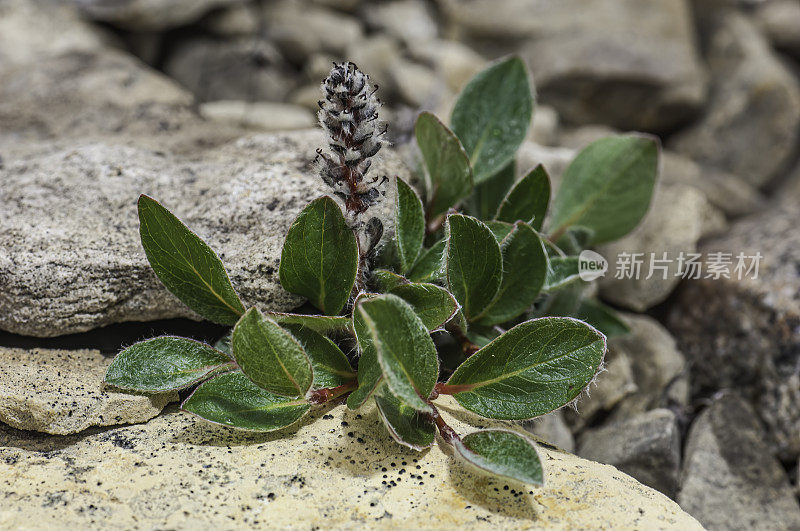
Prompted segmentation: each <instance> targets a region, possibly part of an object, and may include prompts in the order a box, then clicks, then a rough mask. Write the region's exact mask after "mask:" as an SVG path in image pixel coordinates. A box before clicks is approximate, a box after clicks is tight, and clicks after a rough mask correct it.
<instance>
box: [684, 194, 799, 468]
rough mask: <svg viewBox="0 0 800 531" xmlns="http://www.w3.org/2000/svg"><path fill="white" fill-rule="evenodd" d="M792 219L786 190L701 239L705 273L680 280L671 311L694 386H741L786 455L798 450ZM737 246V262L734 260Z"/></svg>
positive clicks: (793, 205)
mask: <svg viewBox="0 0 800 531" xmlns="http://www.w3.org/2000/svg"><path fill="white" fill-rule="evenodd" d="M798 219H800V206H798V203H797V200H796V197H792V196H785V200H784V201H782V202H779V203H773V204H772V205H770V208H769V209H768V210H767V211H765V212H763V213H762V214H759V215H756V216H752V217H750V218H747V219H744V220H742V221H740V222H738V223H736V224H735V225H733V227H732V229H731V231H730V233H729V234H727V235H726V236H724V237H721V238H717V239H714V240H710V241H708V242H706V243H704V244H703V245H702V246H701V247H700V249H699V251H700V252H701V253H702V254H703V257H704V259H705V260H706V264H705V267H704V269H703V271H702V273H701V275H702V277H703V278H699V279H696V280H691V281H688V282H687V283H686V284H685V286H684V287H683V288H682V289H681V290H680V294H679V297H678V299H677V304H676V305H675V306H674V307H673V309H672V311H671V314H670V318H669V325H670V328H671V329H672V331H673V332H674V334H675V337H676V339H677V340H678V343H679V346H680V349H681V350H682V351H683V353H684V354H685V355H686V356H687V358H688V360H689V362H690V363H691V364H692V384H693V386H694V389H695V393H708V392H713V391H714V390H717V389H720V388H735V389H739V390H740V391H742V392H743V393H745V396H746V397H747V398H749V399H751V400H752V402H753V404H755V405H756V409H757V411H758V412H759V414H760V416H761V418H762V419H763V420H764V422H765V423H766V426H767V429H768V432H769V434H770V440H771V441H772V447H773V449H774V450H775V451H776V452H778V454H779V455H781V456H783V457H785V458H787V459H791V458H792V457H796V456H798V455H800V349H799V348H798V345H800V233H798V231H797V220H798ZM713 253H723V254H722V255H716V254H713ZM740 254H741V255H742V265H743V267H742V268H737V266H738V264H739V262H740V260H739V258H738V257H739V255H740ZM759 255H760V256H761V258H760V259H759V258H757V257H758V256H759ZM715 258H720V260H713V259H715ZM714 261H716V263H717V264H721V265H722V267H721V269H722V270H723V271H726V273H725V274H726V275H727V276H729V277H730V278H725V277H724V276H720V277H719V278H714V277H715V276H716V274H715V273H714V271H712V270H709V269H708V264H709V263H714ZM756 265H757V266H758V270H757V276H756V270H755V266H756ZM751 267H752V269H750V268H751ZM709 275H710V278H708V277H709ZM740 277H741V278H740Z"/></svg>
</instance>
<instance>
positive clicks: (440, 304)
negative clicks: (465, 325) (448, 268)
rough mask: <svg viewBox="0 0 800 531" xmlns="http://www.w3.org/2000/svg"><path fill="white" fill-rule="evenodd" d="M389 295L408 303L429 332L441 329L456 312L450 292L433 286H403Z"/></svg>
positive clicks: (455, 303)
mask: <svg viewBox="0 0 800 531" xmlns="http://www.w3.org/2000/svg"><path fill="white" fill-rule="evenodd" d="M389 293H391V294H392V295H397V296H398V297H400V298H401V299H403V300H404V301H406V302H407V303H409V304H410V305H411V307H412V308H413V309H414V313H416V314H417V316H418V317H419V318H420V319H422V322H423V324H424V325H425V328H427V329H428V331H429V332H433V331H434V330H439V329H441V328H442V327H443V326H444V325H445V323H447V321H449V320H450V319H452V318H453V315H455V313H456V311H457V310H458V303H457V302H456V300H455V298H453V296H452V295H451V294H450V292H449V291H447V290H446V289H444V288H443V287H441V286H437V285H435V284H424V283H421V284H417V283H411V284H403V285H402V286H397V287H395V288H393V289H392V290H391V291H389Z"/></svg>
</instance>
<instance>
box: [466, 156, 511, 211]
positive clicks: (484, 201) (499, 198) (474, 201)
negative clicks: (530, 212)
mask: <svg viewBox="0 0 800 531" xmlns="http://www.w3.org/2000/svg"><path fill="white" fill-rule="evenodd" d="M516 178H517V165H516V164H515V163H514V161H513V160H512V161H511V162H509V163H508V164H506V165H505V166H504V167H503V168H502V169H501V170H500V171H499V172H497V173H496V174H494V175H492V176H491V177H490V178H488V179H487V180H485V181H483V182H482V183H480V184H479V185H477V186H476V187H475V190H474V191H473V192H472V195H471V196H470V197H469V200H468V201H467V203H466V207H467V208H466V210H467V213H469V214H471V215H473V216H475V217H476V218H478V219H481V220H484V221H486V220H490V219H494V217H495V214H496V213H497V209H498V208H499V207H500V203H502V202H503V199H504V198H505V197H506V194H508V192H509V190H511V187H512V186H513V185H514V181H515V180H516ZM514 221H516V220H514Z"/></svg>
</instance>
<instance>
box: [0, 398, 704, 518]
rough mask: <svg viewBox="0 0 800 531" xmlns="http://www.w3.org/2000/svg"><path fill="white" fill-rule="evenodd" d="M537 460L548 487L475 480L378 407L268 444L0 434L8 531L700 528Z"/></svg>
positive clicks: (211, 431)
mask: <svg viewBox="0 0 800 531" xmlns="http://www.w3.org/2000/svg"><path fill="white" fill-rule="evenodd" d="M441 402H442V403H443V407H442V414H443V416H444V418H445V419H446V421H447V423H448V424H450V425H452V426H453V428H454V429H456V431H458V432H459V433H469V432H471V431H473V430H474V428H473V427H472V426H471V425H470V424H468V422H477V423H479V425H481V426H494V427H504V428H510V429H516V428H514V427H512V426H509V425H508V424H507V423H500V422H497V421H487V420H485V419H478V418H476V417H475V416H474V415H461V414H458V417H455V416H451V415H450V414H449V411H450V410H451V409H452V408H453V406H455V402H454V401H453V400H451V399H444V400H441ZM462 418H463V419H464V420H462ZM345 423H346V424H345ZM351 433H352V436H349V435H350V434H351ZM539 452H540V455H541V457H542V462H543V463H544V466H545V477H546V479H545V482H546V483H545V486H544V487H527V486H520V485H519V484H511V483H507V482H506V481H504V480H501V479H496V478H491V477H487V476H486V475H485V474H481V473H479V472H476V471H475V470H474V469H471V468H468V467H467V466H466V465H464V464H463V463H462V462H461V461H458V460H457V458H456V457H455V456H453V455H452V452H451V451H449V447H448V446H446V445H438V446H434V447H433V448H431V449H430V450H429V451H426V452H414V451H412V450H409V449H406V448H404V447H402V446H400V445H398V444H397V443H395V442H394V441H392V439H391V438H390V437H389V435H388V433H387V432H386V429H385V428H384V427H383V426H382V424H381V421H380V419H379V418H378V416H377V412H376V411H375V409H374V408H373V407H369V408H367V409H365V410H362V411H358V412H354V411H349V410H348V409H347V408H346V407H345V406H343V405H339V406H334V407H326V408H315V409H314V410H312V412H311V413H310V414H309V415H308V417H307V418H306V419H304V420H302V421H300V422H299V423H298V424H296V425H294V426H293V427H291V428H288V429H285V430H281V431H279V432H275V433H268V434H248V433H242V432H236V431H233V430H226V429H224V428H221V427H215V426H213V425H209V424H207V423H204V422H202V421H200V420H199V419H196V418H194V417H192V416H191V415H188V414H186V413H179V412H176V411H170V412H169V413H167V414H165V415H162V416H159V417H157V418H156V419H154V420H152V421H150V422H149V423H147V424H145V425H142V426H131V427H125V428H119V429H112V430H106V431H104V432H101V433H93V434H89V435H86V436H83V437H75V436H72V437H66V438H59V439H53V438H42V437H36V436H35V435H34V436H31V435H30V434H28V433H22V432H18V431H15V430H12V429H10V428H5V427H2V426H0V497H2V499H3V512H2V516H0V518H2V520H0V522H1V523H2V526H3V527H4V528H12V529H16V528H30V527H31V526H32V524H33V526H34V527H36V526H39V527H43V528H44V527H47V528H53V527H67V528H75V529H83V528H98V527H100V528H111V527H118V528H139V527H141V528H148V529H167V528H168V529H189V528H191V529H209V528H224V529H246V528H252V527H254V526H255V527H261V526H266V527H270V528H273V527H274V528H281V529H284V528H288V529H300V528H302V529H306V528H312V527H321V528H325V529H335V530H344V529H352V528H353V527H354V526H355V527H358V528H382V527H391V528H403V529H420V528H431V527H442V526H444V527H452V528H455V529H462V528H467V529H487V530H488V529H497V528H502V529H523V528H524V529H537V530H542V529H551V528H557V527H566V528H573V529H598V528H610V529H631V528H647V529H654V528H656V529H657V528H672V529H682V530H684V529H685V530H691V531H694V530H699V529H701V527H700V525H699V524H698V523H697V522H696V521H695V520H694V519H693V518H692V517H690V516H689V515H687V514H686V513H684V512H683V511H681V509H680V508H679V507H678V505H677V504H676V503H675V502H673V501H672V500H670V499H668V498H667V497H666V496H664V495H662V494H660V493H658V492H656V491H654V490H652V489H650V488H649V487H645V486H644V485H641V484H640V483H638V482H637V481H636V480H634V479H632V478H630V477H629V476H627V475H625V474H624V473H622V472H620V471H618V470H616V469H615V468H614V467H612V466H608V465H601V464H598V463H592V462H591V461H587V460H585V459H581V458H579V457H575V456H573V455H571V454H568V453H565V452H561V451H558V450H553V449H550V448H546V447H540V448H539ZM417 467H419V468H417ZM384 475H386V476H387V477H386V478H384V477H383V476H384ZM387 483H390V484H387ZM507 485H508V486H510V489H509V490H505V489H504V487H505V486H507ZM495 489H497V490H495ZM512 489H513V492H512Z"/></svg>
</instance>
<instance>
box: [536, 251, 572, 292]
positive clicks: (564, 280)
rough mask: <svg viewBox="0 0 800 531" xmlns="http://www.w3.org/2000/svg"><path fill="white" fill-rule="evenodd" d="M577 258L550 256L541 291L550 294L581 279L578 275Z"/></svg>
mask: <svg viewBox="0 0 800 531" xmlns="http://www.w3.org/2000/svg"><path fill="white" fill-rule="evenodd" d="M578 267H579V259H578V257H577V256H551V257H550V258H549V259H548V262H547V274H546V275H545V278H544V285H543V286H542V291H545V292H552V291H555V290H557V289H561V288H563V287H564V286H566V285H568V284H572V283H573V282H577V281H578V280H580V279H581V277H580V276H579V275H578V271H579V270H578Z"/></svg>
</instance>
